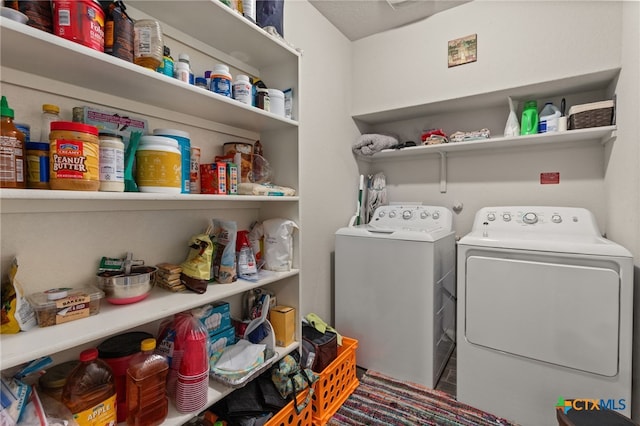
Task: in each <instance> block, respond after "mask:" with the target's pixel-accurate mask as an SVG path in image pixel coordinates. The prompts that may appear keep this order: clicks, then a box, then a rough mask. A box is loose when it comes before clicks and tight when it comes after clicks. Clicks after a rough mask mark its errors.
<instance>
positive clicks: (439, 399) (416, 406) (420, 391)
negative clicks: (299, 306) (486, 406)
mask: <svg viewBox="0 0 640 426" xmlns="http://www.w3.org/2000/svg"><path fill="white" fill-rule="evenodd" d="M328 425H329V426H360V425H369V426H392V425H393V426H400V425H402V426H416V425H420V426H429V425H433V426H497V425H500V426H505V425H511V426H513V425H515V423H511V422H509V421H507V420H505V419H501V418H499V417H496V416H494V415H492V414H489V413H486V412H483V411H480V410H478V409H476V408H473V407H471V406H469V405H466V404H462V403H459V402H458V401H456V400H455V399H453V398H452V397H451V396H450V395H449V394H446V393H444V392H441V391H436V390H433V389H429V388H427V387H425V386H422V385H418V384H415V383H410V382H400V381H398V380H396V379H392V378H391V377H387V376H385V375H383V374H380V373H377V372H374V371H371V370H369V371H367V372H366V373H365V375H364V376H363V377H362V379H361V380H360V386H358V387H357V388H356V390H355V391H354V392H353V394H352V395H351V396H350V397H349V398H348V399H347V400H346V401H345V403H344V404H343V405H342V407H340V409H339V410H338V412H337V413H336V414H335V415H334V416H333V417H332V418H331V420H329V423H328Z"/></svg>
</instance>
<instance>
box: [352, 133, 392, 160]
mask: <svg viewBox="0 0 640 426" xmlns="http://www.w3.org/2000/svg"><path fill="white" fill-rule="evenodd" d="M397 145H398V139H397V138H395V137H393V136H390V135H382V134H378V133H365V134H364V135H360V137H358V139H357V140H356V141H355V142H354V143H353V146H352V150H353V152H354V153H356V154H360V155H373V154H375V153H376V152H380V151H382V150H383V149H389V148H395V147H396V146H397Z"/></svg>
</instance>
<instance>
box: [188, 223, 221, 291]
mask: <svg viewBox="0 0 640 426" xmlns="http://www.w3.org/2000/svg"><path fill="white" fill-rule="evenodd" d="M213 252H214V245H213V242H212V241H211V238H210V237H209V235H207V234H206V233H204V234H198V235H195V236H193V237H191V240H189V254H188V256H187V260H185V261H184V262H182V263H181V264H180V267H181V268H182V275H181V276H180V281H181V283H182V284H184V285H185V286H186V287H187V288H189V289H190V290H193V291H195V292H196V293H200V294H202V293H204V292H205V291H206V290H207V284H208V282H209V280H210V279H211V265H212V264H213Z"/></svg>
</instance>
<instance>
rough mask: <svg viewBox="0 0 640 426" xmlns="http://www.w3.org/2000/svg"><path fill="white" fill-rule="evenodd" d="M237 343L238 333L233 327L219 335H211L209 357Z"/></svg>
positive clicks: (219, 332) (218, 333)
mask: <svg viewBox="0 0 640 426" xmlns="http://www.w3.org/2000/svg"><path fill="white" fill-rule="evenodd" d="M234 343H236V332H235V330H234V328H233V327H231V325H229V326H228V327H226V328H225V329H224V330H220V331H218V332H217V333H212V334H209V356H211V355H213V354H214V353H216V352H218V351H219V350H221V349H223V348H225V347H226V346H229V345H233V344H234Z"/></svg>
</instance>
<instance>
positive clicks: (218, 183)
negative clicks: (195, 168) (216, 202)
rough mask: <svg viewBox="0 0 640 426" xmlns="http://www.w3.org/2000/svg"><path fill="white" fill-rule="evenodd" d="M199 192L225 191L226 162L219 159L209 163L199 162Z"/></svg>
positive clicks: (217, 192) (224, 192)
mask: <svg viewBox="0 0 640 426" xmlns="http://www.w3.org/2000/svg"><path fill="white" fill-rule="evenodd" d="M200 193H201V194H222V195H226V193H227V164H226V163H223V162H221V161H219V162H217V163H210V164H200Z"/></svg>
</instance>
